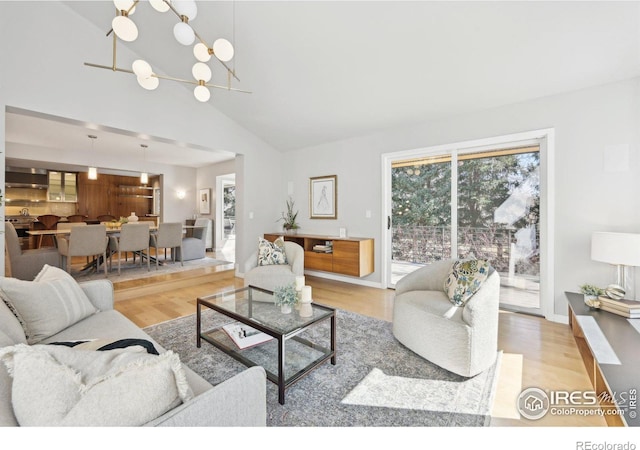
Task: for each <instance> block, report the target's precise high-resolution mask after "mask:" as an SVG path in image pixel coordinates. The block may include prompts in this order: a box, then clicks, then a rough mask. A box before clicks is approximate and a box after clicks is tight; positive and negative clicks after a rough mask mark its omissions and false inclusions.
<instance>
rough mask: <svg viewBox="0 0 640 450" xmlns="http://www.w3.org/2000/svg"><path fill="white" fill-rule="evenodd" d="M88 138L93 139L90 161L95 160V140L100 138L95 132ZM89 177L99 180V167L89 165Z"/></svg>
mask: <svg viewBox="0 0 640 450" xmlns="http://www.w3.org/2000/svg"><path fill="white" fill-rule="evenodd" d="M88 138H89V139H91V155H89V161H91V160H93V142H94V141H95V140H96V139H98V136H95V135H93V134H89V135H88ZM88 178H89V179H90V180H97V179H98V168H97V167H92V166H90V167H89V173H88Z"/></svg>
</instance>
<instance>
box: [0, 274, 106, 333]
mask: <svg viewBox="0 0 640 450" xmlns="http://www.w3.org/2000/svg"><path fill="white" fill-rule="evenodd" d="M0 296H1V297H2V299H3V300H4V302H5V303H6V304H7V306H8V307H9V308H10V309H11V310H12V311H13V312H14V313H15V314H16V316H17V317H18V320H19V321H20V323H21V325H22V326H23V328H24V333H25V335H26V337H27V343H29V344H37V343H38V342H40V341H41V340H43V339H46V338H48V337H49V336H53V335H54V334H56V333H58V332H60V331H62V330H64V329H65V328H67V327H69V326H71V325H73V324H74V323H76V322H79V321H80V320H82V319H84V318H86V317H88V316H90V315H92V314H94V313H96V312H97V311H98V310H97V309H96V308H95V306H93V304H92V303H91V300H89V298H88V297H87V295H86V294H85V293H84V291H83V290H82V288H81V287H80V285H79V284H78V283H77V282H76V280H74V279H73V277H72V276H71V275H69V274H68V273H66V272H65V271H64V270H62V269H59V268H57V267H52V266H49V265H45V266H44V268H43V269H42V271H41V272H40V273H39V274H38V275H37V276H36V279H35V280H34V281H24V280H18V279H16V278H2V279H0Z"/></svg>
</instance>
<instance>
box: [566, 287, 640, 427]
mask: <svg viewBox="0 0 640 450" xmlns="http://www.w3.org/2000/svg"><path fill="white" fill-rule="evenodd" d="M565 295H566V297H567V300H568V301H569V327H570V328H571V330H572V332H573V337H574V339H575V341H576V345H577V346H578V350H579V351H580V354H581V355H582V360H583V361H584V364H585V367H586V369H587V372H588V374H589V378H590V379H591V384H592V385H593V388H594V391H595V392H596V394H597V395H598V396H599V398H600V399H609V400H610V401H604V402H601V403H600V407H601V408H602V410H603V412H604V418H605V420H606V421H607V424H608V425H609V426H640V418H638V416H637V414H638V404H637V394H638V390H639V389H640V351H639V349H640V319H627V318H625V317H622V316H619V315H617V314H613V313H610V312H608V311H602V310H599V309H590V308H589V307H588V306H587V305H585V303H584V296H583V295H582V294H577V293H574V292H565ZM612 409H617V410H619V411H620V412H621V413H622V414H616V413H615V411H610V410H612Z"/></svg>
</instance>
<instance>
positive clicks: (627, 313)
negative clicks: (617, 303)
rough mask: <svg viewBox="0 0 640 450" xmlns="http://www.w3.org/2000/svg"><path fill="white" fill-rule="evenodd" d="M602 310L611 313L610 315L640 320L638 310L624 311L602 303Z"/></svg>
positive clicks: (639, 311)
mask: <svg viewBox="0 0 640 450" xmlns="http://www.w3.org/2000/svg"><path fill="white" fill-rule="evenodd" d="M600 309H601V310H602V311H607V312H610V313H613V314H617V315H619V316H622V317H626V318H628V319H640V310H638V311H634V310H632V311H629V310H626V311H624V310H622V309H617V308H613V307H611V306H609V305H607V304H606V303H601V304H600Z"/></svg>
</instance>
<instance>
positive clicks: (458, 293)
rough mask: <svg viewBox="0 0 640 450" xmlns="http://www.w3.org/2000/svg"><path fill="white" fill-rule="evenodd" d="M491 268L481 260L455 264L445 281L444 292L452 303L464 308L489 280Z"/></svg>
mask: <svg viewBox="0 0 640 450" xmlns="http://www.w3.org/2000/svg"><path fill="white" fill-rule="evenodd" d="M490 268H491V266H490V265H489V263H488V262H487V261H484V260H479V259H471V260H465V261H456V262H454V263H453V266H452V267H451V272H450V273H449V276H448V277H447V279H446V280H445V281H444V292H445V293H446V294H447V296H448V297H449V300H451V303H453V304H454V305H456V306H464V305H465V303H467V301H469V299H470V298H471V297H472V296H473V294H475V293H476V292H478V289H480V287H481V286H482V283H484V281H485V280H486V279H487V277H488V276H489V269H490Z"/></svg>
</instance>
